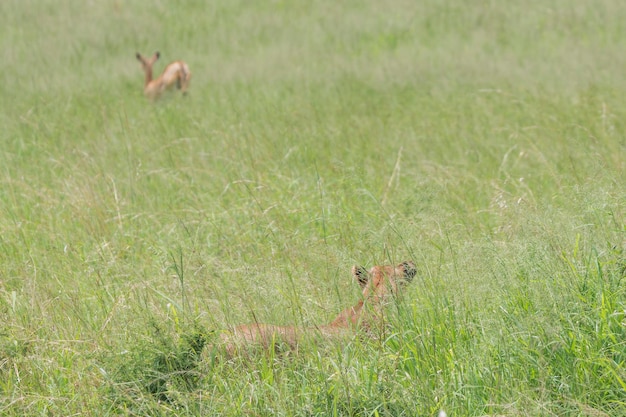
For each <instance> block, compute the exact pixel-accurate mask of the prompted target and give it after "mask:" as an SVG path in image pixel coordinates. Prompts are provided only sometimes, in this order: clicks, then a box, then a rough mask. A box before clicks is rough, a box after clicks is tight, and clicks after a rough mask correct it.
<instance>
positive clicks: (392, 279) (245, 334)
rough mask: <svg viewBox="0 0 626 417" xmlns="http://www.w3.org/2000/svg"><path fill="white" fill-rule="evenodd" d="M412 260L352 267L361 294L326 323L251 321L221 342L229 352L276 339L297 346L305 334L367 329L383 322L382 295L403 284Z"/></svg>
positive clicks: (223, 336) (329, 334) (412, 267)
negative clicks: (267, 322) (310, 324)
mask: <svg viewBox="0 0 626 417" xmlns="http://www.w3.org/2000/svg"><path fill="white" fill-rule="evenodd" d="M415 273H416V268H415V264H414V263H413V262H411V261H406V262H403V263H401V264H399V265H397V266H393V265H382V266H374V267H372V268H371V269H370V270H369V271H368V270H366V269H365V268H363V267H361V266H356V265H355V266H353V267H352V275H353V276H354V278H355V279H356V280H357V282H358V283H359V285H360V286H361V288H363V297H362V299H361V300H360V301H359V302H358V303H356V304H355V305H354V306H352V307H349V308H346V309H345V310H343V311H342V312H341V313H339V314H338V315H337V317H335V319H334V320H333V321H332V322H330V323H329V324H325V325H321V326H317V327H297V326H276V325H273V324H262V323H252V324H244V325H240V326H237V327H235V328H234V329H232V330H231V331H226V332H222V333H221V334H220V342H221V343H222V344H223V345H224V346H225V349H226V351H227V353H228V354H229V355H230V356H233V355H234V354H236V352H237V350H238V349H239V348H245V347H246V346H248V345H251V344H259V345H261V346H263V347H264V348H269V347H271V346H275V345H276V344H278V343H283V344H287V345H288V346H289V347H290V348H294V349H295V348H296V347H297V345H298V342H299V341H300V340H301V339H302V338H303V337H307V336H316V335H320V336H322V337H332V336H336V335H342V334H348V333H349V332H350V331H351V330H356V329H365V330H370V329H371V328H372V327H373V326H375V325H376V324H379V323H381V322H382V314H383V311H382V307H383V305H384V301H385V298H387V297H388V296H389V295H391V294H396V293H397V291H398V289H399V288H400V287H401V286H402V284H405V283H408V282H410V281H411V280H412V279H413V277H414V276H415Z"/></svg>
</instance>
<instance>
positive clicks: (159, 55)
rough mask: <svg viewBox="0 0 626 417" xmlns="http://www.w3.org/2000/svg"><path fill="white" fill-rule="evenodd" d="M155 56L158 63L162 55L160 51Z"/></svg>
mask: <svg viewBox="0 0 626 417" xmlns="http://www.w3.org/2000/svg"><path fill="white" fill-rule="evenodd" d="M154 56H155V57H156V58H155V61H156V60H157V59H159V58H161V54H160V53H159V51H156V52H155V53H154Z"/></svg>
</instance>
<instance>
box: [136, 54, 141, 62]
mask: <svg viewBox="0 0 626 417" xmlns="http://www.w3.org/2000/svg"><path fill="white" fill-rule="evenodd" d="M135 57H136V58H137V59H138V60H140V61H141V54H140V53H139V52H137V53H136V54H135Z"/></svg>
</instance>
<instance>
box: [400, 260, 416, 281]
mask: <svg viewBox="0 0 626 417" xmlns="http://www.w3.org/2000/svg"><path fill="white" fill-rule="evenodd" d="M402 267H403V268H404V277H405V278H406V279H407V281H411V280H412V279H413V277H414V276H415V274H416V273H417V268H416V267H415V264H414V263H413V261H404V262H402Z"/></svg>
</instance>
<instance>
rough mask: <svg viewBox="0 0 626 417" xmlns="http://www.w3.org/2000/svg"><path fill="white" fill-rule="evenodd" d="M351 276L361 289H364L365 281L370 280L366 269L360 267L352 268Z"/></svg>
mask: <svg viewBox="0 0 626 417" xmlns="http://www.w3.org/2000/svg"><path fill="white" fill-rule="evenodd" d="M352 275H354V278H356V280H357V281H358V282H359V285H360V286H361V287H365V285H367V281H369V279H370V277H369V274H368V273H367V269H365V268H363V267H362V266H357V265H354V266H353V267H352Z"/></svg>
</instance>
